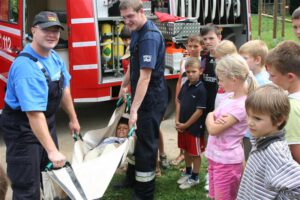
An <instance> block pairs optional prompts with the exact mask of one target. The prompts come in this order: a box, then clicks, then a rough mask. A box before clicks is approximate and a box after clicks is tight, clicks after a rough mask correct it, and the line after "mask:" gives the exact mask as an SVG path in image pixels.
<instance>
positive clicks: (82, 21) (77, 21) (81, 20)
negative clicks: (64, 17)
mask: <svg viewBox="0 0 300 200" xmlns="http://www.w3.org/2000/svg"><path fill="white" fill-rule="evenodd" d="M88 23H94V18H74V19H71V24H88Z"/></svg>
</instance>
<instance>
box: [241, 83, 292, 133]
mask: <svg viewBox="0 0 300 200" xmlns="http://www.w3.org/2000/svg"><path fill="white" fill-rule="evenodd" d="M266 94H267V95H266ZM245 107H246V111H247V113H248V112H249V111H251V112H253V113H257V114H265V115H269V116H270V117H271V121H272V124H273V125H276V124H277V123H278V122H279V121H280V120H281V119H282V118H283V119H284V121H283V123H282V124H280V125H279V126H278V130H281V129H283V127H284V126H285V124H286V122H287V120H288V116H289V112H290V102H289V99H288V97H287V95H286V94H285V92H284V90H283V89H281V88H279V87H278V86H276V85H274V84H267V85H263V86H261V87H259V88H257V89H256V90H254V91H253V92H252V93H250V94H249V95H248V97H247V99H246V103H245Z"/></svg>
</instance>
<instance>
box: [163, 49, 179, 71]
mask: <svg viewBox="0 0 300 200" xmlns="http://www.w3.org/2000/svg"><path fill="white" fill-rule="evenodd" d="M182 59H183V53H166V56H165V65H166V67H171V68H172V69H173V73H177V72H179V71H180V61H181V60H182Z"/></svg>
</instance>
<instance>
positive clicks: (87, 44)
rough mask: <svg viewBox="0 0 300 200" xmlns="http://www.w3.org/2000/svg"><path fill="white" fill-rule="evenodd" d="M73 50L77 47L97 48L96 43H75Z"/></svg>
mask: <svg viewBox="0 0 300 200" xmlns="http://www.w3.org/2000/svg"><path fill="white" fill-rule="evenodd" d="M72 46H73V48H76V47H93V46H96V41H88V42H73V43H72Z"/></svg>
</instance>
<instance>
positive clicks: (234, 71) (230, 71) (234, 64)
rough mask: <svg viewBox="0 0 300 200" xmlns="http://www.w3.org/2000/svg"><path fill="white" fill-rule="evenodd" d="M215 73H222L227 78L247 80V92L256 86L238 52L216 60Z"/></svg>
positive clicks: (252, 76)
mask: <svg viewBox="0 0 300 200" xmlns="http://www.w3.org/2000/svg"><path fill="white" fill-rule="evenodd" d="M216 74H217V75H220V74H222V75H224V76H226V77H227V78H230V79H231V78H236V79H239V80H242V81H244V82H247V84H248V94H249V93H250V92H252V91H253V90H254V89H255V88H256V85H257V84H256V81H255V78H254V75H253V74H252V72H251V71H250V70H249V67H248V65H247V62H246V61H245V59H244V58H243V57H242V56H240V55H239V54H232V55H226V56H224V57H223V58H222V59H221V60H220V61H218V62H217V66H216Z"/></svg>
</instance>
